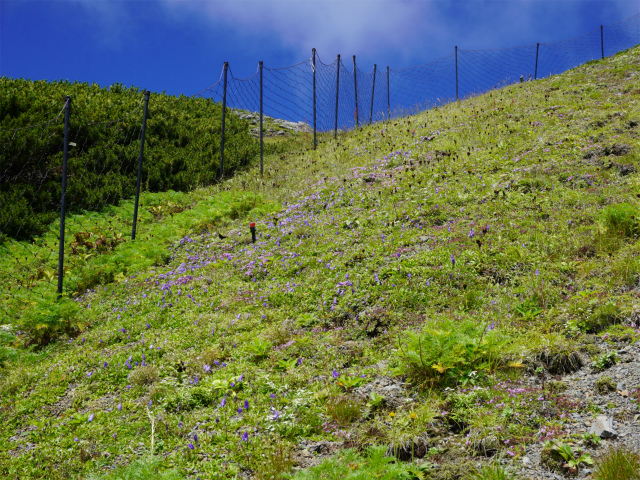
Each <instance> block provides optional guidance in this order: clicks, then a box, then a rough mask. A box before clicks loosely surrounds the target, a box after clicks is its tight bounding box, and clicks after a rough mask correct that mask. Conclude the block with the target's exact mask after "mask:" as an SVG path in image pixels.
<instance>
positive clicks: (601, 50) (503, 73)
mask: <svg viewBox="0 0 640 480" xmlns="http://www.w3.org/2000/svg"><path fill="white" fill-rule="evenodd" d="M638 43H640V14H636V15H634V16H632V17H630V18H628V19H626V20H624V21H622V22H618V23H615V24H612V25H607V26H601V27H600V28H599V29H596V30H594V31H592V32H589V33H587V34H585V35H583V36H580V37H577V38H573V39H570V40H566V41H562V42H555V43H538V44H536V45H527V46H521V47H513V48H503V49H494V50H463V49H459V48H458V47H455V48H454V49H453V52H452V53H451V54H450V55H449V56H446V57H444V58H441V59H439V60H436V61H434V62H431V63H428V64H424V65H419V66H416V67H411V68H404V69H399V70H393V69H390V68H389V67H388V66H387V67H384V68H378V66H377V65H374V66H373V69H372V70H371V71H370V72H367V73H364V72H362V71H361V70H360V69H359V68H358V66H357V63H356V57H355V56H353V58H352V62H353V64H352V68H351V69H350V68H349V67H348V66H347V65H345V63H344V62H343V59H342V58H341V56H340V55H338V56H337V58H336V59H335V60H334V61H333V62H331V63H328V64H326V63H324V62H323V61H322V60H321V59H320V57H319V55H318V54H317V52H316V51H315V49H314V50H313V51H312V56H311V57H310V58H309V59H307V60H305V61H304V62H301V63H298V64H296V65H293V66H290V67H286V68H273V69H272V68H267V67H265V66H264V65H263V63H262V62H260V63H259V65H258V69H257V71H256V73H255V74H254V75H252V76H251V77H249V78H246V79H239V78H235V77H234V76H233V73H232V71H231V68H230V66H229V64H228V63H225V64H224V66H223V70H222V74H221V78H220V79H219V80H218V81H217V82H216V83H214V84H213V85H211V86H210V87H208V88H207V89H206V90H204V91H202V92H200V93H199V94H197V95H194V96H193V97H192V98H191V99H190V100H189V101H192V102H193V101H196V102H197V101H199V102H200V104H199V107H198V108H200V109H201V111H199V112H198V114H197V115H191V116H189V115H181V114H180V112H181V109H183V108H186V107H184V105H186V104H185V103H182V102H186V100H184V99H183V97H180V98H178V99H175V98H174V99H172V100H171V101H169V100H167V99H164V100H163V99H160V100H157V101H155V103H154V99H152V100H151V101H150V99H149V97H150V95H149V92H142V93H140V94H138V95H137V96H136V98H135V99H133V100H132V99H129V100H128V101H129V103H128V104H127V107H126V108H120V109H119V110H117V112H116V113H118V114H119V116H117V119H116V120H104V119H102V120H100V121H96V120H94V119H93V118H90V117H91V115H89V113H88V112H87V111H86V110H83V109H82V108H79V109H76V110H74V103H73V102H72V100H71V98H70V97H67V98H66V99H65V101H64V108H63V109H62V110H61V111H59V112H58V113H57V115H55V116H54V117H53V118H52V119H51V120H48V121H45V122H41V123H38V124H36V125H30V126H26V127H20V128H9V129H6V128H5V129H3V130H0V139H1V140H2V147H1V148H2V157H1V158H0V186H2V187H3V189H5V190H6V191H7V192H9V193H6V192H5V194H4V195H3V196H2V197H0V199H1V200H2V203H1V204H0V212H1V213H0V229H1V230H0V249H1V250H2V256H0V262H1V263H0V285H1V286H2V287H3V292H5V293H4V297H5V300H7V302H3V303H4V304H5V308H4V313H5V314H6V315H7V316H9V314H10V312H15V311H14V310H10V308H9V307H7V305H9V304H11V303H12V302H14V303H15V302H21V301H25V300H24V299H25V298H28V297H29V295H33V294H35V292H36V291H37V290H38V289H37V288H34V287H35V286H37V285H40V286H41V284H42V282H45V283H47V281H48V282H49V283H53V279H57V295H58V296H60V295H62V293H63V288H64V281H63V280H64V278H63V277H64V272H65V267H64V257H65V252H66V253H67V255H68V254H69V253H77V249H78V248H79V247H80V246H84V247H86V246H87V245H88V244H91V245H92V248H95V249H96V250H98V248H97V246H96V243H98V242H102V243H101V245H102V246H103V249H104V248H106V247H110V248H114V247H115V246H116V245H117V244H118V243H119V242H121V241H123V240H124V239H125V238H129V239H131V240H134V239H135V237H136V229H137V219H138V207H139V194H140V190H141V188H142V185H143V172H144V171H145V168H146V169H147V170H146V177H147V178H146V182H145V183H146V188H147V189H149V190H156V191H159V190H162V189H163V188H167V185H169V186H171V185H173V184H170V183H167V182H168V181H167V180H166V179H164V180H163V172H162V171H160V172H159V173H158V168H157V165H158V164H162V162H163V161H164V160H163V159H164V157H165V156H171V155H172V153H171V152H172V150H171V149H173V148H179V147H180V148H181V147H182V146H181V145H178V144H177V143H175V144H173V145H168V146H167V145H161V142H156V143H155V144H154V145H150V146H145V130H146V127H147V125H146V123H147V116H148V114H149V115H151V116H154V115H155V123H154V124H153V129H154V131H159V130H162V131H165V132H166V131H168V130H171V129H175V128H177V127H176V126H175V125H179V124H181V125H182V126H183V127H184V128H187V129H190V130H191V129H193V128H197V129H201V130H202V132H203V135H201V137H202V139H201V142H203V143H200V144H198V145H197V146H195V147H194V148H192V150H191V151H190V153H189V158H192V157H194V158H195V157H197V161H192V162H191V163H190V164H189V165H186V166H185V165H183V166H184V169H185V172H187V170H188V172H187V173H185V175H187V176H189V175H195V176H197V177H198V179H199V183H200V184H206V183H212V182H214V181H216V178H217V179H219V178H221V177H222V176H223V174H224V172H225V170H226V169H228V168H229V166H228V165H227V164H225V134H226V133H228V130H229V128H230V127H229V125H230V124H231V125H234V122H235V125H237V120H236V119H235V117H237V115H229V112H231V111H237V110H247V111H250V112H257V113H258V115H259V127H258V131H259V136H260V150H259V154H260V171H261V173H262V171H263V120H264V117H265V116H266V115H268V116H270V117H272V118H277V119H282V120H287V121H293V122H304V123H306V124H311V125H312V127H313V148H315V146H316V144H317V133H318V132H333V134H334V136H337V133H338V131H339V130H348V129H352V128H357V127H358V126H360V125H363V124H367V123H373V122H378V121H382V120H389V119H391V118H394V117H396V116H398V115H403V114H406V113H407V112H410V111H416V110H420V109H427V108H430V107H432V106H437V105H441V104H444V103H447V102H450V101H453V100H457V99H460V98H464V97H467V96H469V95H474V94H479V93H482V92H485V91H487V90H490V89H493V88H496V87H500V86H504V85H506V84H510V83H513V82H519V81H524V80H536V79H540V78H544V77H547V76H549V75H553V74H557V73H561V72H564V71H566V70H568V69H570V68H573V67H576V66H578V65H580V64H582V63H585V62H587V61H589V60H594V59H600V58H605V57H606V56H609V55H612V54H614V53H616V52H619V51H621V50H625V49H628V48H631V47H633V46H635V45H637V44H638ZM348 63H351V62H348ZM116 87H117V86H116ZM115 93H117V88H116V89H115V92H114V94H115ZM212 101H213V102H212ZM214 104H221V105H222V108H221V109H218V110H212V109H211V108H212V107H211V106H212V105H214ZM5 107H6V111H5V112H3V114H2V116H0V120H2V122H4V120H5V118H6V117H7V112H8V111H10V110H11V108H12V106H11V104H7V105H5ZM125 110H126V112H125ZM154 110H155V112H156V114H154ZM158 112H160V113H158ZM216 112H219V114H220V115H221V119H220V120H221V128H220V129H218V130H216V128H213V127H212V124H211V115H214V114H215V115H217V114H218V113H216ZM83 116H85V117H86V118H84V119H83ZM183 117H184V118H183ZM62 118H64V122H62ZM72 119H73V123H74V124H75V125H76V127H75V128H70V122H72ZM216 121H217V120H216ZM185 122H187V124H186V127H185ZM25 131H26V133H25ZM218 131H219V134H220V136H219V137H217V138H214V132H215V133H216V134H217V133H218ZM174 133H175V135H174V137H176V138H180V134H179V133H176V132H173V133H172V134H174ZM172 138H173V137H172ZM105 139H106V140H105ZM176 142H177V140H176ZM169 143H171V142H169ZM206 145H209V147H207V146H206ZM70 148H71V149H72V150H70ZM163 148H164V150H163ZM145 149H146V150H147V151H148V152H149V153H147V154H145ZM154 152H155V153H154ZM158 152H160V153H158ZM245 153H246V155H252V154H255V155H257V154H258V151H257V150H256V151H255V152H253V151H250V152H248V153H247V152H245ZM154 155H156V156H155V157H154ZM145 156H146V161H145V163H143V158H145ZM218 156H219V165H216V164H214V163H213V162H216V161H217V160H216V158H217V157H218ZM149 157H152V158H149ZM211 159H213V161H212V160H211ZM150 160H151V161H150ZM70 161H71V164H72V165H71V166H72V167H73V168H71V170H73V171H71V172H70V171H69V170H70V167H71V166H70V165H69V162H70ZM233 162H235V164H232V167H233V166H234V165H236V164H237V163H238V160H237V158H236V159H234V160H233ZM170 163H171V168H172V169H173V168H174V167H175V165H176V163H178V164H180V160H177V159H174V160H172V161H171V162H170ZM143 165H147V166H146V167H143ZM151 165H152V166H153V168H155V170H153V171H152V170H151ZM180 165H182V164H180ZM189 169H190V170H189ZM160 170H162V168H160ZM178 170H179V168H178ZM180 174H181V171H180V170H179V171H178V174H177V175H180ZM68 175H71V177H70V178H71V179H72V187H73V188H72V195H71V204H72V205H73V204H74V202H75V203H76V204H78V203H80V204H81V205H82V210H83V212H84V213H85V214H86V215H84V216H83V215H80V216H74V224H73V225H71V226H70V225H69V224H67V223H66V218H67V216H68V210H69V203H70V202H69V200H70V193H69V192H68V191H67V178H68ZM163 182H164V183H163ZM104 192H107V194H105V193H104ZM45 194H46V195H45ZM42 198H46V200H47V202H48V203H49V206H50V205H51V204H54V203H55V204H56V208H55V210H57V211H58V212H59V221H57V222H58V223H56V221H54V220H55V219H54V217H55V215H54V214H53V213H52V212H53V210H52V209H51V208H49V209H48V210H47V209H44V210H43V209H42V208H40V207H41V205H40V203H41V199H42ZM56 198H57V199H59V201H58V200H56ZM127 198H131V199H133V200H132V201H131V202H129V203H128V204H127V207H126V208H124V209H120V210H119V211H118V214H117V216H114V218H113V224H112V223H111V221H110V225H109V227H108V228H109V229H111V230H110V233H109V232H108V234H107V235H105V234H104V232H103V233H102V234H101V235H102V236H100V235H98V236H97V237H92V238H88V237H87V236H86V235H88V234H87V233H86V232H89V231H91V226H92V216H91V212H93V211H97V210H100V209H102V208H105V206H108V205H118V203H119V202H120V201H121V200H123V199H127ZM125 217H126V218H125ZM129 219H130V220H129ZM52 222H53V223H52ZM52 228H56V229H57V231H58V232H59V233H58V234H57V238H56V239H55V242H57V245H53V246H52V245H47V243H46V241H45V242H44V243H45V245H44V247H43V246H42V245H41V244H40V245H38V248H35V247H34V246H33V245H35V242H31V243H30V242H29V240H33V237H34V235H33V232H39V233H43V232H46V231H49V233H51V229H52ZM47 229H48V230H47ZM125 229H126V230H125ZM94 230H95V229H94ZM129 231H130V232H131V233H129ZM70 235H71V236H72V238H73V241H71V242H68V241H69V237H70ZM43 238H44V237H43ZM65 242H68V244H67V243H65ZM3 243H4V244H3ZM105 245H106V247H105ZM45 247H46V248H45ZM55 247H57V248H55ZM56 250H57V255H56V254H55V252H56ZM56 266H57V269H56ZM47 288H48V287H47ZM40 292H41V293H40V295H41V296H42V297H43V298H44V296H46V295H45V293H43V291H42V290H40ZM14 316H15V313H14ZM1 323H6V320H5V321H3V320H1V319H0V324H1Z"/></svg>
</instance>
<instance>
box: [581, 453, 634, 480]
mask: <svg viewBox="0 0 640 480" xmlns="http://www.w3.org/2000/svg"><path fill="white" fill-rule="evenodd" d="M593 479H594V480H640V453H638V451H636V450H633V449H632V448H631V447H628V446H626V445H618V446H615V447H611V448H609V449H608V450H607V451H606V452H605V453H603V454H602V455H601V456H600V457H599V458H598V460H597V462H596V465H595V468H594V469H593Z"/></svg>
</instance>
